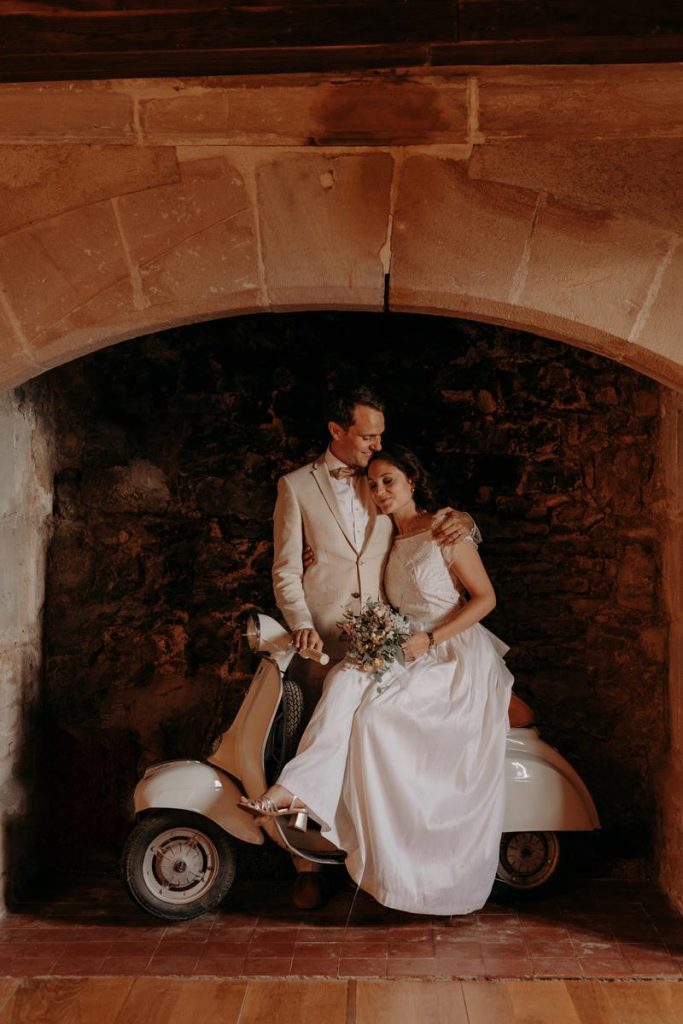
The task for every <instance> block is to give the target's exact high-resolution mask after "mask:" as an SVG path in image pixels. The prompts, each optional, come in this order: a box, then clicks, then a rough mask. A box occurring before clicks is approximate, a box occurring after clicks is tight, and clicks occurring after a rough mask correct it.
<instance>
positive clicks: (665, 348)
mask: <svg viewBox="0 0 683 1024" xmlns="http://www.w3.org/2000/svg"><path fill="white" fill-rule="evenodd" d="M682 281H683V244H679V245H678V247H677V248H676V249H675V250H674V252H673V253H672V257H671V262H670V263H669V265H668V266H667V267H666V269H665V271H664V273H663V275H662V278H661V282H660V284H659V287H658V288H657V291H656V294H655V295H654V297H653V301H652V306H651V308H650V310H649V312H648V315H647V318H646V320H645V322H644V325H643V329H642V331H641V332H640V334H639V335H638V339H637V340H638V344H639V345H642V346H643V348H646V349H649V350H650V351H651V352H656V353H658V354H659V355H662V356H666V357H667V358H668V359H671V360H673V362H674V363H677V364H679V365H680V364H681V363H683V287H681V282H682Z"/></svg>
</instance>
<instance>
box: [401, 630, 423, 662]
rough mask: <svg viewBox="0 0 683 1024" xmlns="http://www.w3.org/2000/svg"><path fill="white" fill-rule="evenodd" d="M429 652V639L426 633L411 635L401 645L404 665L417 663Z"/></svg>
mask: <svg viewBox="0 0 683 1024" xmlns="http://www.w3.org/2000/svg"><path fill="white" fill-rule="evenodd" d="M428 650H429V637H428V636H427V634H426V633H413V634H412V635H411V636H409V637H408V639H407V640H406V642H405V643H404V644H403V653H404V654H405V656H406V663H408V662H411V661H417V659H418V658H421V657H422V655H423V654H426V653H427V651H428Z"/></svg>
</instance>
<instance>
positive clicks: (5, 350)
mask: <svg viewBox="0 0 683 1024" xmlns="http://www.w3.org/2000/svg"><path fill="white" fill-rule="evenodd" d="M1 301H2V298H1V297H0V302H1ZM35 372H36V370H35V364H34V363H33V361H32V360H31V359H30V358H29V356H28V355H27V353H26V352H25V351H24V349H23V347H22V345H21V344H20V342H19V339H18V337H17V335H16V332H15V330H14V327H13V326H12V324H11V323H10V321H9V319H8V317H7V316H5V314H4V312H3V309H2V306H1V305H0V394H1V393H2V392H3V391H4V390H9V388H12V387H15V386H16V385H17V384H21V383H22V381H25V380H27V379H28V378H29V377H32V376H33V374H34V373H35Z"/></svg>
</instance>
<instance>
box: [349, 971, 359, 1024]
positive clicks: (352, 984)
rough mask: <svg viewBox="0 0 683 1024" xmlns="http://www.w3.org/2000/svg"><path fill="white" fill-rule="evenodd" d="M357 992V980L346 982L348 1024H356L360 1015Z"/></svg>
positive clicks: (350, 979) (351, 979) (352, 979)
mask: <svg viewBox="0 0 683 1024" xmlns="http://www.w3.org/2000/svg"><path fill="white" fill-rule="evenodd" d="M357 992H358V981H357V979H356V978H349V979H348V980H347V982H346V1024H356V1018H357V1014H358V1005H357Z"/></svg>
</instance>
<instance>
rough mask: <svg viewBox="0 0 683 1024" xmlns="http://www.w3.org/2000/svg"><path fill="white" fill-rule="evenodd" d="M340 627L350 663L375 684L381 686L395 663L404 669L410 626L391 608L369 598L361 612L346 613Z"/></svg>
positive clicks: (339, 623) (403, 617) (347, 611)
mask: <svg viewBox="0 0 683 1024" xmlns="http://www.w3.org/2000/svg"><path fill="white" fill-rule="evenodd" d="M337 625H338V626H339V629H340V630H341V639H342V640H348V644H349V647H348V651H347V655H346V656H347V658H348V660H349V663H350V664H351V665H353V667H354V668H359V669H360V670H361V671H362V672H367V673H368V674H369V675H370V677H371V678H372V680H373V681H374V682H376V683H380V682H381V680H382V676H383V675H384V673H385V672H386V671H387V670H388V669H390V668H391V666H392V665H393V664H394V662H396V661H397V662H398V663H399V664H400V665H405V657H404V654H403V644H404V643H405V641H406V640H407V639H408V637H409V636H410V625H409V624H408V620H407V619H406V618H405V616H404V615H399V613H398V612H395V611H394V610H393V608H390V607H389V606H388V605H386V604H382V603H381V601H373V599H372V598H368V600H367V601H366V602H365V604H364V605H363V607H362V608H361V610H360V611H359V612H352V611H351V610H350V609H347V610H346V611H345V612H344V616H343V618H342V620H341V622H338V623H337ZM387 685H388V684H387ZM382 689H386V687H384V688H380V687H379V686H378V691H379V692H380V693H381V692H382Z"/></svg>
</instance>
